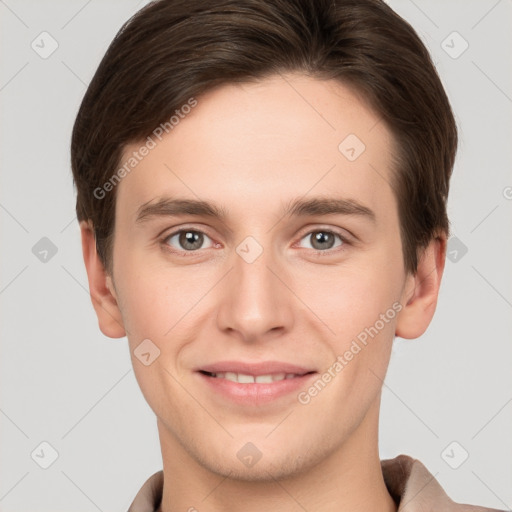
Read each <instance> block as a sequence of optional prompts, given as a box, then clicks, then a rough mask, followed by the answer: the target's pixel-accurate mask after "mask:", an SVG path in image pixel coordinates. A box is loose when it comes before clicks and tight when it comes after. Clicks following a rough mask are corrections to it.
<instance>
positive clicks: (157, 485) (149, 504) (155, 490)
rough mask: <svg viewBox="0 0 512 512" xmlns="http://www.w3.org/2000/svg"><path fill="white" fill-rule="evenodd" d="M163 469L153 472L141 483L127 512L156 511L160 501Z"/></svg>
mask: <svg viewBox="0 0 512 512" xmlns="http://www.w3.org/2000/svg"><path fill="white" fill-rule="evenodd" d="M163 487H164V472H163V470H160V471H157V472H156V473H153V474H152V475H151V476H150V477H149V478H148V479H147V480H146V481H145V482H144V484H143V485H142V487H141V488H140V490H139V492H138V493H137V495H136V496H135V498H134V500H133V502H132V504H131V505H130V508H129V509H128V511H127V512H156V511H157V509H158V507H160V502H161V501H162V491H163Z"/></svg>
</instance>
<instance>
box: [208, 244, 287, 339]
mask: <svg viewBox="0 0 512 512" xmlns="http://www.w3.org/2000/svg"><path fill="white" fill-rule="evenodd" d="M252 244H253V245H251V243H250V242H249V244H248V245H245V246H244V245H243V244H241V247H239V248H238V252H237V253H235V254H234V256H233V267H232V270H231V271H230V272H229V273H228V275H227V276H226V278H225V279H224V280H223V282H224V284H223V287H222V289H221V292H220V293H221V295H222V296H221V298H220V305H219V308H218V312H217V313H218V314H217V322H218V327H219V329H220V330H222V331H223V332H229V333H231V335H236V336H238V337H239V338H240V339H241V340H243V341H244V342H246V343H255V342H262V341H264V340H267V339H274V338H276V337H277V336H279V335H282V334H283V333H284V332H288V331H289V330H291V329H292V324H293V303H294V300H296V299H295V298H294V295H293V292H292V291H291V290H290V288H289V287H288V286H289V285H288V286H287V281H288V280H289V279H288V280H287V272H286V265H285V264H284V262H283V261H279V259H278V257H276V255H275V254H273V252H272V251H271V250H266V249H265V248H263V247H262V249H263V250H262V252H261V254H260V255H259V256H258V257H257V258H256V259H255V260H254V261H251V257H248V255H249V254H250V253H251V251H253V252H254V251H256V250H258V246H256V244H254V242H252ZM244 249H245V252H244Z"/></svg>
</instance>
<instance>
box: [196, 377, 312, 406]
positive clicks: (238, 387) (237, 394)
mask: <svg viewBox="0 0 512 512" xmlns="http://www.w3.org/2000/svg"><path fill="white" fill-rule="evenodd" d="M197 374H198V375H199V377H200V378H201V379H202V380H203V382H205V383H206V385H207V386H209V387H210V389H212V390H213V391H214V392H215V393H216V394H219V395H222V396H225V397H227V398H229V399H230V400H231V401H233V402H235V403H238V404H241V405H260V404H264V403H269V402H272V401H274V400H277V399H278V398H281V397H283V396H286V395H290V394H291V393H293V392H297V391H299V390H300V389H304V388H305V387H306V385H307V383H308V382H309V380H310V379H312V378H313V377H314V376H315V375H316V373H308V374H307V375H302V376H300V377H294V378H293V379H283V380H277V381H274V382H269V383H261V382H255V383H250V384H240V383H239V382H233V381H230V380H227V379H220V378H217V377H210V376H208V375H205V374H204V373H201V372H198V373H197Z"/></svg>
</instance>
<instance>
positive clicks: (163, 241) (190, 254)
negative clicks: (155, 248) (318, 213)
mask: <svg viewBox="0 0 512 512" xmlns="http://www.w3.org/2000/svg"><path fill="white" fill-rule="evenodd" d="M187 232H192V233H200V234H202V235H205V236H207V237H208V238H210V239H211V237H210V236H209V235H208V234H207V233H205V232H204V231H201V230H200V229H195V228H182V229H179V230H178V231H173V232H172V233H169V234H168V235H165V236H164V237H163V238H162V239H161V240H160V242H161V244H162V246H163V248H164V249H165V250H167V251H169V252H171V253H172V254H174V255H178V256H183V257H193V256H195V255H197V254H198V253H199V252H200V251H201V249H196V250H194V251H185V250H178V249H173V248H171V246H170V245H169V244H168V243H167V241H168V240H169V239H170V238H172V237H174V236H176V235H179V234H181V233H187ZM313 233H328V234H331V235H335V236H337V237H338V238H339V239H340V240H341V242H342V243H341V245H339V246H337V247H336V248H332V249H327V250H325V251H320V250H318V249H310V251H312V253H313V254H314V255H315V256H332V254H333V253H335V252H338V251H340V250H342V248H343V247H344V246H345V245H350V242H349V241H348V240H347V238H346V237H345V236H344V235H342V234H341V233H338V232H337V231H334V230H332V229H322V228H317V229H313V230H311V231H308V232H307V233H305V234H304V235H303V236H301V238H300V239H299V241H300V240H302V239H303V238H306V237H307V236H311V235H312V234H313Z"/></svg>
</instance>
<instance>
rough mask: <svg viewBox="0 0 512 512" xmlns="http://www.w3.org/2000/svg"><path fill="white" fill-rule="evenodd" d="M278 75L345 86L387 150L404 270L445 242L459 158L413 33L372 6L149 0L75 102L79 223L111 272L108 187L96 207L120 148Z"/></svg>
mask: <svg viewBox="0 0 512 512" xmlns="http://www.w3.org/2000/svg"><path fill="white" fill-rule="evenodd" d="M283 72H301V73H304V74H307V75H310V76H313V77H318V78H319V79H336V80H339V81H340V82H341V83H343V84H346V85H348V86H353V88H354V90H355V91H357V92H358V93H359V94H360V95H361V96H362V97H363V98H364V99H365V100H366V101H367V103H368V105H370V106H371V107H372V109H373V110H374V111H375V112H376V113H377V114H378V115H379V116H380V117H381V118H382V120H383V121H384V122H385V123H386V126H387V127H388V128H389V129H390V131H391V132H392V134H393V136H394V139H395V141H396V145H397V151H396V154H395V155H394V158H395V163H396V165H395V169H394V174H393V183H392V185H393V189H394V193H395V197H396V200H397V203H398V212H399V218H400V232H401V239H402V245H403V257H404V265H405V268H406V270H407V271H409V272H415V271H416V268H417V262H418V256H419V251H420V250H421V249H422V248H424V247H426V246H427V245H428V243H429V242H430V240H431V239H432V238H433V237H435V236H436V234H437V233H438V232H439V231H444V232H446V233H447V234H448V232H449V222H448V218H447V214H446V202H447V197H448V190H449V180H450V176H451V173H452V169H453V164H454V160H455V154H456V150H457V128H456V123H455V120H454V117H453V113H452V110H451V107H450V104H449V101H448V98H447V95H446V93H445V91H444V89H443V86H442V84H441V81H440V79H439V76H438V74H437V72H436V69H435V67H434V64H433V63H432V60H431V58H430V55H429V53H428V51H427V49H426V48H425V46H424V45H423V43H422V42H421V40H420V38H419V37H418V35H417V34H416V32H415V31H414V29H413V28H412V27H411V26H410V25H409V24H408V23H407V22H406V21H405V20H403V19H402V18H401V17H400V16H399V15H398V14H396V13H395V12H394V11H393V10H392V9H391V8H390V7H389V6H388V5H387V4H386V3H384V2H383V1H380V0H194V1H190V0H157V1H154V2H151V3H150V4H148V5H146V6H145V7H144V8H143V9H141V10H140V11H139V12H138V13H136V14H135V15H134V16H133V17H132V18H131V19H129V20H128V21H127V22H126V23H125V24H124V25H123V26H122V27H121V29H120V30H119V32H118V34H117V35H116V36H115V38H114V40H113V41H112V43H111V44H110V46H109V48H108V50H107V52H106V54H105V56H104V57H103V59H102V61H101V63H100V65H99V67H98V69H97V71H96V73H95V75H94V77H93V79H92V81H91V83H90V84H89V87H88V89H87V92H86V94H85V96H84V98H83V101H82V104H81V106H80V109H79V112H78V115H77V117H76V121H75V124H74V127H73V134H72V141H71V163H72V170H73V178H74V182H75V185H76V188H77V201H76V212H77V217H78V220H79V221H81V220H90V221H91V222H92V225H93V227H94V233H95V237H96V246H97V251H98V255H99V257H100V258H101V260H102V262H103V264H104V266H105V268H106V270H107V272H108V273H109V274H111V273H112V269H113V261H112V243H113V232H114V221H115V218H114V217H115V196H116V190H115V187H114V189H113V190H112V192H111V193H108V194H105V196H104V197H102V198H100V199H98V198H97V194H95V193H94V191H95V190H97V189H98V187H101V186H102V185H103V184H104V183H105V182H107V181H108V180H109V178H110V177H111V176H113V175H114V173H115V171H116V169H117V167H118V166H119V165H120V159H121V155H122V152H123V150H124V148H125V147H126V145H128V144H131V143H135V142H138V141H140V140H144V139H145V138H147V137H148V136H149V135H150V134H151V133H152V132H153V130H154V129H155V127H156V126H158V125H160V124H162V123H164V122H166V121H167V120H168V119H169V118H170V117H171V116H172V114H173V113H174V112H175V111H176V109H179V108H180V107H181V106H182V105H184V104H186V103H187V101H189V100H190V98H193V97H196V98H197V97H199V96H200V95H201V94H202V93H205V92H207V91H209V90H211V89H213V88H214V87H217V86H220V85H223V84H228V83H236V82H238V83H243V82H251V81H258V80H262V79H264V78H266V77H269V76H272V75H275V74H278V73H283Z"/></svg>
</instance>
